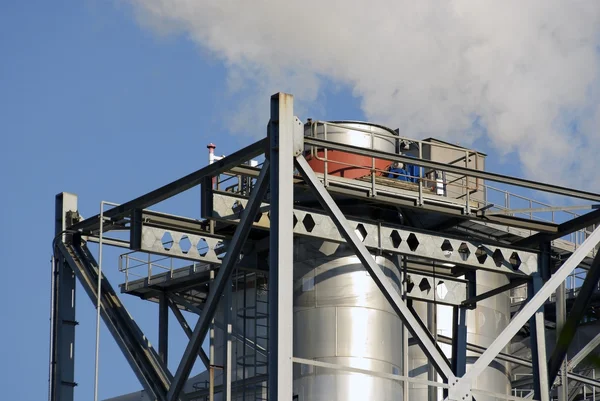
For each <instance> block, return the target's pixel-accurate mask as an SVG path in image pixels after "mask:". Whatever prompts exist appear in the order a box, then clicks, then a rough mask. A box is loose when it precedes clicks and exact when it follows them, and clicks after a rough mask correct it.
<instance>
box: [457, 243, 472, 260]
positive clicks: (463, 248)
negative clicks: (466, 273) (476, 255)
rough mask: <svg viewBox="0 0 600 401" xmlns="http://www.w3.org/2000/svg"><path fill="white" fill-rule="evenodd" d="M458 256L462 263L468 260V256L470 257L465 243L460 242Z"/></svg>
mask: <svg viewBox="0 0 600 401" xmlns="http://www.w3.org/2000/svg"><path fill="white" fill-rule="evenodd" d="M458 254H459V255H460V258H461V259H462V260H463V261H466V260H467V259H469V256H471V251H470V250H469V246H468V245H467V244H466V243H465V242H462V243H461V244H460V246H459V247H458Z"/></svg>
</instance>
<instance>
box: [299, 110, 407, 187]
mask: <svg viewBox="0 0 600 401" xmlns="http://www.w3.org/2000/svg"><path fill="white" fill-rule="evenodd" d="M330 124H334V125H330ZM304 135H305V136H314V137H317V138H319V139H326V140H328V141H332V142H337V143H343V144H346V145H352V146H356V147H359V148H361V149H375V150H380V151H383V152H389V153H394V152H396V148H397V139H396V136H397V134H396V133H395V132H394V131H392V130H390V129H389V128H386V127H383V126H381V125H375V124H369V123H363V122H357V121H332V122H330V123H327V124H322V123H319V124H311V123H309V124H306V125H305V127H304ZM305 156H306V158H307V160H308V164H309V165H310V166H311V167H312V169H313V170H315V171H316V172H319V173H322V172H323V171H324V170H325V164H327V173H328V174H331V175H337V176H340V177H345V178H360V177H363V176H366V175H369V174H371V169H373V167H374V168H375V171H376V172H375V174H376V175H383V174H384V172H385V171H386V170H387V169H388V167H389V166H390V164H391V162H389V161H387V160H382V159H374V160H373V159H372V158H371V157H368V156H362V155H359V154H355V153H348V152H341V151H337V150H328V152H327V155H325V152H324V150H323V149H321V148H317V149H316V150H315V149H313V151H312V152H311V151H307V153H306V155H305Z"/></svg>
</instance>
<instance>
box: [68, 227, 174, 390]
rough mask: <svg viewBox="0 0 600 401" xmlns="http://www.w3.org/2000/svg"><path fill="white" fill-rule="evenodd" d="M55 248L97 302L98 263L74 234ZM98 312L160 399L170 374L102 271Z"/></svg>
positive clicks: (147, 387) (139, 375) (140, 376)
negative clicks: (68, 241)
mask: <svg viewBox="0 0 600 401" xmlns="http://www.w3.org/2000/svg"><path fill="white" fill-rule="evenodd" d="M58 249H59V250H60V252H61V253H62V255H63V256H64V258H65V259H66V261H67V263H68V264H69V265H70V266H71V269H72V270H73V271H74V272H75V274H76V276H77V278H78V280H79V282H80V283H81V285H82V287H83V289H84V290H85V291H86V293H87V294H88V296H89V297H90V299H91V300H92V302H93V303H94V304H96V303H97V302H98V298H97V295H98V289H97V283H98V274H99V269H98V264H97V262H96V260H95V258H94V256H93V255H92V254H91V253H90V251H89V249H88V248H87V247H86V246H85V245H84V244H81V240H80V238H79V237H78V236H74V238H73V241H72V243H67V244H65V243H63V242H62V241H59V242H58ZM100 281H101V283H102V284H101V291H100V303H99V304H100V308H101V309H100V314H101V316H102V319H103V320H104V323H105V324H106V326H107V328H108V330H109V331H110V333H111V334H112V336H113V338H114V339H115V341H116V343H117V345H118V346H119V348H120V349H121V351H122V352H123V355H124V356H125V358H126V359H127V362H129V365H130V366H131V368H132V370H133V372H134V373H135V375H136V376H137V378H138V379H139V381H140V383H141V384H142V386H143V387H144V390H146V392H147V393H148V396H149V397H151V398H152V399H153V400H158V401H163V400H164V399H165V398H164V397H165V394H166V392H167V388H168V386H169V383H170V382H171V380H172V376H171V374H170V372H169V371H168V369H167V368H166V365H165V364H164V363H163V362H162V360H161V359H160V358H159V356H158V353H157V352H156V350H155V349H154V348H153V347H152V345H151V344H150V342H149V341H148V339H147V337H146V336H144V334H143V332H142V331H141V329H140V328H139V326H138V325H137V323H136V322H135V321H134V320H133V319H132V317H131V315H130V314H129V313H128V312H127V309H126V308H125V306H124V305H123V304H122V302H121V300H120V299H119V297H118V296H117V294H116V292H115V291H114V289H113V288H112V286H111V284H110V282H109V281H108V280H107V279H106V277H105V276H104V274H102V276H101V280H100Z"/></svg>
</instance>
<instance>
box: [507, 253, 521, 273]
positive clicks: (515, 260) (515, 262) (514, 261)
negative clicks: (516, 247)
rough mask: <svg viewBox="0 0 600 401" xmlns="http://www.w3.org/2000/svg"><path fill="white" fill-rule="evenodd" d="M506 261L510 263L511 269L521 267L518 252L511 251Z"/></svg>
mask: <svg viewBox="0 0 600 401" xmlns="http://www.w3.org/2000/svg"><path fill="white" fill-rule="evenodd" d="M508 263H510V265H511V266H512V268H513V270H519V267H521V258H520V257H519V254H518V253H516V252H513V253H512V254H511V255H510V258H509V259H508Z"/></svg>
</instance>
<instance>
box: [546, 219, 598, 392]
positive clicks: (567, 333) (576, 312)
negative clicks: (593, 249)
mask: <svg viewBox="0 0 600 401" xmlns="http://www.w3.org/2000/svg"><path fill="white" fill-rule="evenodd" d="M598 232H600V229H598V228H597V229H596V230H594V233H593V234H592V235H591V236H590V237H589V238H588V239H587V240H586V241H585V242H584V244H585V243H587V242H588V241H589V239H590V238H592V237H594V235H595V234H598ZM582 247H583V245H582V246H581V247H580V248H579V249H577V251H579V250H580V249H581V248H582ZM577 251H575V253H577ZM575 253H574V254H573V255H575ZM572 257H573V256H571V258H572ZM571 258H569V259H568V260H567V262H566V263H568V261H569V260H570V259H571ZM566 263H565V264H566ZM563 266H564V265H563ZM560 269H562V267H561V268H560ZM557 273H558V272H557ZM565 278H566V277H565ZM599 279H600V254H598V255H596V257H595V258H594V261H593V262H592V266H591V267H590V270H589V271H588V272H587V275H586V276H585V279H584V280H583V284H582V286H581V288H580V289H579V293H578V294H577V298H575V301H574V302H573V306H572V307H571V310H570V312H569V315H568V317H567V320H566V322H565V324H564V328H563V330H562V331H561V332H560V335H559V336H558V340H557V343H556V347H555V348H554V351H553V352H552V356H551V357H550V360H549V361H548V378H549V380H550V383H553V382H554V379H556V375H557V374H558V371H559V370H560V367H561V365H562V363H563V361H564V359H565V356H566V355H567V350H568V349H569V346H570V345H571V342H572V341H573V338H574V337H575V332H576V331H577V327H578V326H579V322H581V319H582V318H583V316H584V314H585V310H586V308H587V306H588V303H589V301H590V298H591V297H592V295H593V294H594V290H595V289H596V287H597V285H598V280H599Z"/></svg>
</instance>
